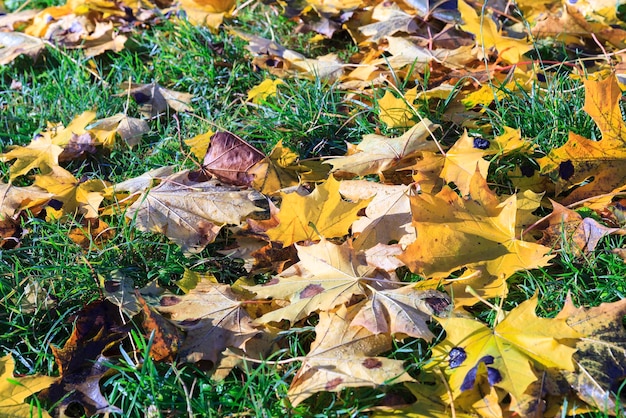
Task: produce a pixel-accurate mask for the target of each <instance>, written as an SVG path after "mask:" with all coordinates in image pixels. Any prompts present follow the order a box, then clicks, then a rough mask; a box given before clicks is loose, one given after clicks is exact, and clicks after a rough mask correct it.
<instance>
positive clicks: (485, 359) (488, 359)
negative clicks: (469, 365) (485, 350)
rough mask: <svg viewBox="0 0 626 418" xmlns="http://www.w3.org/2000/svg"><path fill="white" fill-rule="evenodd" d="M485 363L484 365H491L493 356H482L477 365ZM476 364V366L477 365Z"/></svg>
mask: <svg viewBox="0 0 626 418" xmlns="http://www.w3.org/2000/svg"><path fill="white" fill-rule="evenodd" d="M481 362H482V363H485V364H493V356H489V355H487V356H483V357H482V358H481V359H480V360H478V363H481ZM478 363H476V364H478Z"/></svg>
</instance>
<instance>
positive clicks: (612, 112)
mask: <svg viewBox="0 0 626 418" xmlns="http://www.w3.org/2000/svg"><path fill="white" fill-rule="evenodd" d="M621 96H622V93H621V90H620V88H619V86H618V84H617V79H616V78H615V76H614V75H611V76H610V77H608V78H607V79H605V80H602V81H592V80H586V81H585V106H584V110H585V111H586V112H587V113H588V114H589V115H590V116H591V117H592V119H593V120H594V122H596V124H597V125H598V127H599V128H600V132H601V133H602V140H601V141H593V140H591V139H587V138H584V137H582V136H580V135H577V134H574V133H572V132H570V134H569V139H568V141H567V142H566V143H565V145H563V146H562V147H559V148H556V149H553V150H551V151H550V153H549V154H548V156H547V157H544V158H541V159H539V160H538V162H539V165H540V166H541V172H542V173H544V174H549V175H550V176H551V177H552V179H553V180H554V181H555V183H556V187H557V193H561V192H563V191H565V190H568V189H571V188H572V187H574V186H578V187H576V189H574V190H573V191H572V192H571V193H570V194H569V195H568V196H566V197H565V198H562V199H560V203H561V204H563V205H569V204H571V203H574V202H577V201H579V200H584V199H587V198H590V197H593V196H596V195H600V194H604V193H610V192H611V191H612V190H613V189H615V188H617V187H619V186H623V185H624V182H625V181H626V164H625V163H624V160H626V146H625V141H624V133H626V123H625V122H624V120H623V119H622V114H621V110H620V106H619V103H620V100H621Z"/></svg>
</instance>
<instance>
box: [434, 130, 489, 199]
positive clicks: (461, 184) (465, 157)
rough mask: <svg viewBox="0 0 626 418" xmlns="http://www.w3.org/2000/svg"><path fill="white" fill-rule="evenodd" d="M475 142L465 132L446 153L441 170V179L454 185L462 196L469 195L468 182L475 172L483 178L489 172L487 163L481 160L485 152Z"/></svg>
mask: <svg viewBox="0 0 626 418" xmlns="http://www.w3.org/2000/svg"><path fill="white" fill-rule="evenodd" d="M478 140H480V138H478ZM476 141H477V139H475V138H473V137H471V136H469V135H468V134H467V131H465V132H463V135H462V136H461V138H459V140H458V141H456V143H455V144H454V145H453V146H452V148H450V149H449V150H448V151H447V152H446V155H445V160H444V161H445V162H444V164H443V170H441V177H442V178H443V179H444V180H446V181H447V182H453V183H454V184H456V187H458V188H459V191H460V192H461V194H462V195H463V196H465V195H467V194H468V193H469V191H470V182H471V180H472V177H473V176H474V173H475V172H476V170H478V171H479V172H480V174H481V175H482V176H483V177H487V172H488V171H489V161H487V160H485V159H483V157H484V156H485V155H486V152H485V151H484V149H482V147H481V146H480V145H477V142H476ZM487 146H488V145H487Z"/></svg>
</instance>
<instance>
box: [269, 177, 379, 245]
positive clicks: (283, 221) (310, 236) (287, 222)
mask: <svg viewBox="0 0 626 418" xmlns="http://www.w3.org/2000/svg"><path fill="white" fill-rule="evenodd" d="M281 197H282V203H281V205H280V212H278V220H279V221H280V223H279V225H278V226H277V227H276V228H272V229H269V230H268V231H267V236H268V237H269V238H270V239H271V240H272V241H279V242H282V244H283V246H285V247H286V246H289V245H291V244H293V243H295V242H300V241H307V240H309V241H310V240H315V241H316V240H319V239H321V238H336V237H342V236H344V235H346V234H347V233H348V228H350V225H352V223H353V222H354V221H355V220H356V219H357V218H358V215H357V213H358V212H359V211H360V210H361V209H362V208H364V207H366V206H367V204H368V203H369V199H366V200H361V201H359V202H355V203H352V202H346V201H345V200H343V199H342V197H341V194H339V182H338V181H337V180H335V179H334V177H332V176H331V177H329V178H328V180H326V181H325V182H324V183H322V184H320V185H318V186H316V187H315V190H314V191H313V192H312V193H311V194H309V195H307V196H300V195H299V194H298V193H295V192H294V193H281Z"/></svg>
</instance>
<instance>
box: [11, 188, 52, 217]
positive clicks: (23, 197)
mask: <svg viewBox="0 0 626 418" xmlns="http://www.w3.org/2000/svg"><path fill="white" fill-rule="evenodd" d="M51 198H52V194H51V193H48V192H46V191H45V190H44V189H41V188H39V187H37V186H28V187H18V186H14V185H12V184H11V183H9V184H6V183H2V182H0V219H3V218H5V217H9V218H12V217H14V216H15V215H16V214H18V213H19V212H20V211H22V210H26V209H31V210H33V212H35V213H38V211H37V210H35V209H36V208H37V207H42V206H43V205H44V204H45V203H47V202H48V201H49V200H50V199H51Z"/></svg>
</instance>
